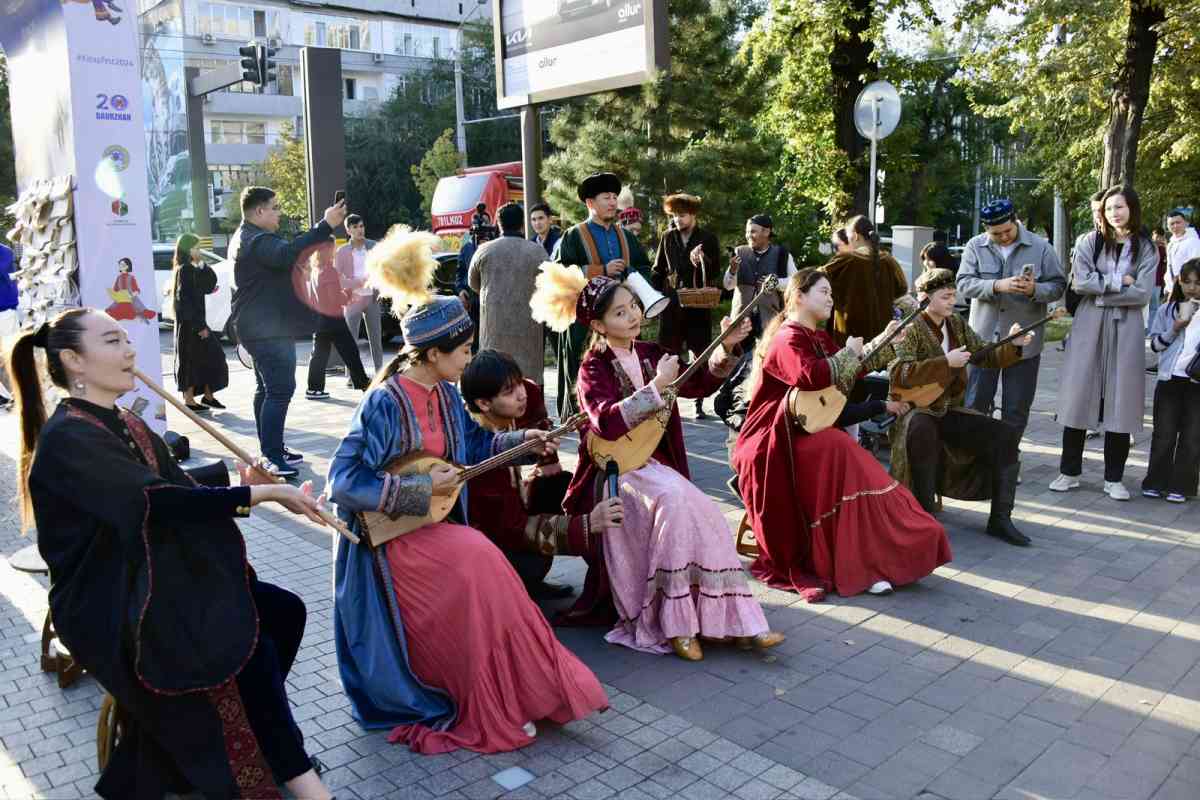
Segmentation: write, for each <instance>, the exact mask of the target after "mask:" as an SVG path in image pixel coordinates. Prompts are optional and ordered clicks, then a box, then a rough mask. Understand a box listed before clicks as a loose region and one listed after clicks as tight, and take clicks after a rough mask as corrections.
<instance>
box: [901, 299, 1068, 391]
mask: <svg viewBox="0 0 1200 800" xmlns="http://www.w3.org/2000/svg"><path fill="white" fill-rule="evenodd" d="M1066 315H1067V309H1066V308H1062V307H1060V308H1056V309H1055V310H1054V311H1053V312H1051V313H1049V314H1047V315H1046V316H1044V317H1042V318H1041V319H1039V320H1038V321H1037V322H1035V323H1033V324H1032V325H1028V326H1026V327H1024V328H1022V329H1021V330H1019V331H1017V332H1016V333H1012V334H1009V335H1008V336H1005V337H1004V338H1002V339H998V340H997V341H994V342H991V343H989V344H986V345H984V346H983V347H981V348H979V349H978V350H976V351H975V352H974V353H972V354H971V360H970V361H969V362H967V363H970V364H975V365H977V366H978V365H979V364H981V363H983V361H984V360H985V359H987V357H988V356H989V355H991V353H992V352H993V351H995V350H998V349H1000V348H1001V347H1003V346H1004V345H1006V344H1008V343H1009V342H1012V341H1014V340H1016V339H1020V338H1021V337H1022V336H1024V335H1025V334H1027V333H1031V332H1032V331H1034V330H1037V329H1038V328H1040V327H1042V326H1043V325H1045V324H1046V323H1047V322H1050V321H1051V320H1054V319H1062V318H1063V317H1065V316H1066ZM945 391H946V387H944V386H942V385H941V384H940V383H937V382H934V383H923V384H921V385H920V386H912V387H908V388H905V387H896V388H893V389H892V391H891V395H892V397H893V398H894V399H896V400H903V401H904V402H906V403H911V404H912V405H914V406H916V407H917V408H928V407H929V406H930V405H932V404H933V403H934V402H936V401H937V399H938V398H939V397H941V396H942V393H943V392H945Z"/></svg>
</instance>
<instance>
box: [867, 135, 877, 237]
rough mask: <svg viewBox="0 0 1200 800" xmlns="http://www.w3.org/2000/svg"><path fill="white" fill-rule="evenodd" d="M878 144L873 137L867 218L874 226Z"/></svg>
mask: <svg viewBox="0 0 1200 800" xmlns="http://www.w3.org/2000/svg"><path fill="white" fill-rule="evenodd" d="M875 130H876V131H878V130H879V128H878V126H876V129H875ZM877 146H878V145H877V143H876V141H875V139H874V138H873V137H872V139H871V200H870V203H869V205H868V206H867V218H868V219H870V220H871V225H872V226H874V225H875V152H876V148H877Z"/></svg>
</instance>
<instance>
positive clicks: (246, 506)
mask: <svg viewBox="0 0 1200 800" xmlns="http://www.w3.org/2000/svg"><path fill="white" fill-rule="evenodd" d="M35 348H42V349H43V350H44V351H45V355H46V366H47V371H48V372H49V377H50V380H51V381H52V382H53V383H54V384H55V385H56V386H59V387H60V388H62V389H65V390H67V391H68V392H69V393H70V397H69V398H66V399H64V400H63V401H62V402H60V403H59V405H58V407H57V408H56V409H55V410H54V413H53V414H52V415H51V417H50V418H49V419H48V420H47V419H46V414H45V405H44V402H45V401H44V399H43V396H42V389H41V380H40V377H41V376H40V374H39V370H38V367H37V363H36V361H35V358H34V351H35ZM133 365H134V351H133V348H132V347H131V346H130V344H129V339H128V338H127V336H126V335H125V332H124V330H123V329H122V328H121V326H120V325H119V324H118V323H117V322H116V321H115V320H113V319H112V318H111V317H109V316H108V315H107V314H105V313H103V312H101V311H96V310H94V309H87V308H83V309H72V310H70V311H66V312H63V313H62V314H60V315H59V316H58V317H56V318H55V319H54V320H53V321H51V322H48V323H46V324H44V325H42V326H41V328H39V329H38V330H37V332H36V333H33V332H26V333H24V334H22V335H21V336H20V337H19V338H18V339H17V340H16V342H15V343H14V344H13V347H12V350H11V351H10V353H9V359H8V366H9V370H10V374H11V376H12V379H13V384H14V388H15V390H16V396H17V402H18V409H19V414H20V421H21V433H22V439H21V456H20V462H19V468H18V469H19V474H18V492H19V500H20V504H21V511H22V517H23V520H24V522H25V525H26V526H28V525H29V523H30V522H35V523H36V525H37V529H38V549H39V550H40V551H41V554H42V558H44V559H45V561H46V564H47V565H49V568H50V581H51V587H50V609H51V613H52V615H53V618H54V625H55V628H56V629H57V631H58V633H59V635H60V637H61V638H62V640H63V642H64V643H65V644H66V645H67V647H68V648H69V649H70V651H71V653H72V655H74V656H75V658H76V659H77V660H78V661H79V663H80V664H81V665H82V666H83V667H84V668H85V669H87V671H88V672H90V673H91V674H92V675H93V676H94V677H95V678H96V680H97V681H98V682H99V683H100V684H101V685H102V686H103V687H104V688H105V689H106V690H108V692H109V693H110V694H111V695H112V696H113V697H114V698H115V699H116V701H117V704H118V706H119V707H120V709H121V711H122V712H123V714H124V716H123V723H124V727H123V731H122V735H121V738H120V741H119V742H118V744H117V747H116V750H115V751H114V753H113V754H112V757H111V759H110V761H109V763H108V766H107V767H106V768H105V770H104V773H103V775H101V777H100V781H99V783H98V784H97V785H96V792H97V794H99V795H100V796H101V797H104V798H122V800H126V799H127V798H136V799H138V800H140V799H141V798H146V799H147V800H149V799H150V798H154V800H159V798H162V797H163V795H164V794H165V793H167V792H187V791H195V792H199V793H201V794H202V795H204V796H205V797H206V798H239V797H240V798H251V797H253V798H261V797H279V796H280V792H279V789H278V787H277V783H284V784H286V785H287V787H288V789H289V790H290V791H291V792H292V794H293V795H294V796H296V797H299V798H306V799H307V798H313V799H314V800H325V798H329V797H330V795H329V792H328V791H327V790H326V789H325V787H324V785H322V783H321V780H320V778H318V777H317V775H316V773H315V772H314V770H313V768H312V762H311V760H310V759H309V757H308V755H307V754H306V753H305V751H304V745H303V736H302V734H301V733H300V729H299V728H298V727H297V726H296V723H295V720H294V719H293V717H292V713H291V709H290V707H289V705H288V700H287V695H286V690H285V684H284V679H285V677H286V675H287V672H288V670H289V668H290V667H291V665H292V661H293V660H294V658H295V656H296V651H297V650H298V648H299V645H300V639H301V636H302V635H303V632H304V618H305V609H304V603H303V602H302V601H301V600H300V598H298V597H296V596H295V595H293V594H291V593H290V592H287V591H284V590H283V589H280V588H278V587H275V586H272V585H271V584H268V583H264V582H262V581H260V580H258V578H257V577H256V575H255V574H254V571H253V570H252V569H251V568H250V566H249V564H248V563H247V562H246V550H245V542H244V541H243V539H242V536H241V533H240V531H239V530H238V528H237V525H236V524H234V522H233V518H234V517H238V516H246V515H248V514H249V513H250V508H251V506H254V505H256V504H258V503H261V502H266V501H274V502H276V503H279V504H280V505H282V506H284V507H285V508H287V509H288V510H289V511H292V512H293V513H297V514H303V515H305V516H307V517H309V518H313V519H318V520H319V518H318V517H316V511H317V509H318V507H319V506H318V501H317V500H316V499H315V498H313V497H312V494H311V488H310V487H309V486H307V485H305V486H302V487H300V488H296V487H292V486H286V485H279V484H271V485H252V486H248V485H242V486H238V487H234V488H218V489H213V488H202V487H199V486H197V485H196V484H195V483H194V482H193V481H191V479H190V478H189V477H188V476H187V475H186V473H184V472H183V471H182V470H181V469H180V468H179V467H178V466H177V465H176V464H175V461H174V459H172V458H171V456H170V453H169V452H168V450H167V447H166V445H165V443H164V442H163V441H162V439H160V438H159V437H158V436H156V435H155V434H154V433H153V432H151V431H150V429H149V428H148V427H147V426H146V424H145V423H143V422H142V420H141V419H140V418H139V417H137V416H136V415H134V414H131V413H129V412H128V411H125V410H124V409H121V408H119V407H117V406H116V400H117V398H118V397H120V396H121V395H123V394H125V393H127V392H129V391H131V390H132V389H133V388H134V376H133V371H132V370H133ZM246 473H248V468H247V470H246V471H245V472H244V473H243V476H242V478H243V483H245V482H246V480H247V478H248V477H249V476H248V475H247V474H246Z"/></svg>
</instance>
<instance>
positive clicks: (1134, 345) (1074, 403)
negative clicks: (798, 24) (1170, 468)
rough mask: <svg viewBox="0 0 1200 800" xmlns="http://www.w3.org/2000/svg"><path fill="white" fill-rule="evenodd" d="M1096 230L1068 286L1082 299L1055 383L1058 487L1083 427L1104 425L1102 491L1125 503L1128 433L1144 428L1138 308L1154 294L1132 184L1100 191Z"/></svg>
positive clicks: (1085, 240) (1072, 474)
mask: <svg viewBox="0 0 1200 800" xmlns="http://www.w3.org/2000/svg"><path fill="white" fill-rule="evenodd" d="M1103 209H1104V218H1103V220H1102V221H1101V227H1100V230H1098V231H1095V232H1093V233H1089V234H1085V235H1084V236H1081V237H1079V240H1078V241H1076V242H1075V258H1074V261H1073V263H1072V267H1071V285H1072V288H1074V290H1075V291H1076V292H1078V293H1079V294H1080V295H1082V300H1081V301H1080V303H1079V307H1078V308H1076V310H1075V321H1074V323H1073V325H1072V327H1071V338H1070V341H1069V343H1068V345H1067V356H1066V360H1065V361H1064V362H1063V366H1062V372H1061V374H1060V377H1059V386H1058V421H1059V422H1060V423H1062V425H1063V444H1062V458H1061V460H1060V464H1059V472H1060V473H1061V474H1060V475H1059V476H1058V477H1057V478H1055V479H1054V481H1053V482H1052V483H1051V484H1050V488H1051V489H1052V490H1053V491H1056V492H1066V491H1069V490H1070V489H1074V488H1076V487H1078V486H1079V476H1080V474H1081V473H1082V472H1083V444H1084V438H1085V436H1086V433H1087V429H1089V428H1091V429H1093V430H1096V429H1099V428H1101V427H1102V426H1103V428H1104V492H1105V494H1107V495H1108V496H1109V497H1111V498H1112V499H1114V500H1128V499H1129V490H1128V489H1126V488H1125V487H1124V485H1122V483H1121V478H1122V477H1123V476H1124V473H1125V459H1126V458H1127V457H1128V456H1129V442H1130V435H1131V434H1134V433H1140V432H1141V430H1142V417H1143V416H1144V414H1145V406H1146V364H1145V355H1144V353H1145V349H1144V342H1145V330H1144V327H1143V323H1142V309H1143V308H1144V307H1145V306H1146V305H1147V304H1148V303H1149V302H1150V295H1151V293H1152V292H1153V291H1154V273H1155V269H1156V268H1157V266H1158V249H1157V248H1156V247H1155V246H1154V243H1153V242H1151V241H1150V238H1149V236H1147V235H1146V233H1145V230H1144V229H1143V227H1142V208H1141V203H1140V201H1139V200H1138V195H1137V192H1135V191H1134V190H1133V188H1132V187H1128V186H1114V187H1112V188H1110V189H1109V190H1108V191H1106V192H1105V193H1104V201H1103Z"/></svg>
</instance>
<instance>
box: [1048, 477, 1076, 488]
mask: <svg viewBox="0 0 1200 800" xmlns="http://www.w3.org/2000/svg"><path fill="white" fill-rule="evenodd" d="M1078 488H1079V477H1078V476H1074V477H1072V476H1071V475H1059V476H1058V477H1057V478H1055V479H1054V480H1052V481H1050V491H1052V492H1066V491H1070V490H1071V489H1078Z"/></svg>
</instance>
